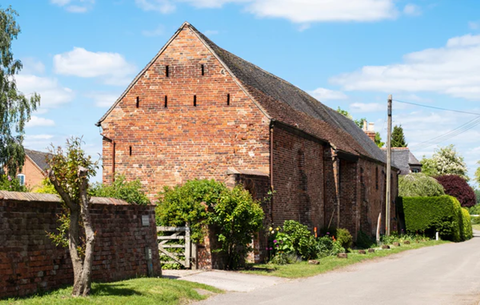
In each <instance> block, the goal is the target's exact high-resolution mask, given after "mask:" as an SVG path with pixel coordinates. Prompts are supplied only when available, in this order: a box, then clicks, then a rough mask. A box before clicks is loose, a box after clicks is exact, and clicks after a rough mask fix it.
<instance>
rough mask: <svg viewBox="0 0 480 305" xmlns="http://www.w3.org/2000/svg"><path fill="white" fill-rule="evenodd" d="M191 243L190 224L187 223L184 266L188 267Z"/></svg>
mask: <svg viewBox="0 0 480 305" xmlns="http://www.w3.org/2000/svg"><path fill="white" fill-rule="evenodd" d="M191 244H192V243H191V241H190V226H189V223H187V224H186V227H185V268H190V261H191V260H190V257H191V248H192V247H191Z"/></svg>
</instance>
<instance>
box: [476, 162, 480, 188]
mask: <svg viewBox="0 0 480 305" xmlns="http://www.w3.org/2000/svg"><path fill="white" fill-rule="evenodd" d="M477 164H480V161H478V162H477ZM475 182H477V184H478V185H479V186H480V166H479V167H477V170H476V171H475Z"/></svg>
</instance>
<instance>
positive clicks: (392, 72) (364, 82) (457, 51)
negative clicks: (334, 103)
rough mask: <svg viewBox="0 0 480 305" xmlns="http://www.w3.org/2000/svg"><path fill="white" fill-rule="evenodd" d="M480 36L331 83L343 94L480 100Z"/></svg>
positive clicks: (367, 68)
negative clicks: (437, 95)
mask: <svg viewBox="0 0 480 305" xmlns="http://www.w3.org/2000/svg"><path fill="white" fill-rule="evenodd" d="M478 54H480V35H477V36H472V35H465V36H461V37H454V38H451V39H449V40H448V42H447V44H446V46H445V47H442V48H437V49H426V50H422V51H419V52H414V53H410V54H407V55H405V56H404V58H403V63H400V64H391V65H387V66H364V67H363V68H361V69H360V70H358V71H355V72H350V73H345V74H342V75H339V76H336V77H333V78H331V79H330V81H331V82H332V83H333V84H336V85H341V86H342V87H343V90H348V91H352V90H362V91H383V92H388V93H405V92H436V93H441V94H447V95H450V96H453V97H461V98H465V99H470V100H480V56H478Z"/></svg>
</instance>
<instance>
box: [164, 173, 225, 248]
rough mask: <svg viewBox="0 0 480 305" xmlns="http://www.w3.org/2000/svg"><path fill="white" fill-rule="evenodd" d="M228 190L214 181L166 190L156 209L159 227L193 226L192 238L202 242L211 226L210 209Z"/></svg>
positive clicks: (191, 183) (191, 182)
mask: <svg viewBox="0 0 480 305" xmlns="http://www.w3.org/2000/svg"><path fill="white" fill-rule="evenodd" d="M225 191H227V187H226V186H225V185H223V184H221V183H218V182H216V181H215V180H213V179H212V180H198V179H195V180H190V181H187V182H185V184H183V185H177V186H175V187H173V188H171V187H165V188H164V190H163V192H161V193H159V196H158V204H157V207H156V209H155V214H156V218H157V225H160V226H177V227H180V226H185V225H186V224H187V223H188V224H189V226H190V230H191V238H192V240H193V241H194V242H196V243H199V242H201V241H202V240H203V237H204V232H203V229H204V227H205V226H206V225H208V215H207V211H208V209H210V210H212V209H213V208H212V207H213V206H214V205H215V204H217V202H219V201H220V195H221V194H222V193H223V192H225Z"/></svg>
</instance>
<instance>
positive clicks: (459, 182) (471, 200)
mask: <svg viewBox="0 0 480 305" xmlns="http://www.w3.org/2000/svg"><path fill="white" fill-rule="evenodd" d="M435 179H437V181H438V182H439V183H440V184H441V185H442V186H443V188H444V190H445V194H447V195H450V196H453V197H455V198H457V199H458V201H459V202H460V204H461V205H462V207H466V208H468V207H472V206H474V205H475V204H476V196H475V192H474V191H473V189H472V187H471V186H470V185H468V183H467V181H466V180H465V179H463V178H462V177H460V176H457V175H445V176H439V177H435Z"/></svg>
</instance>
